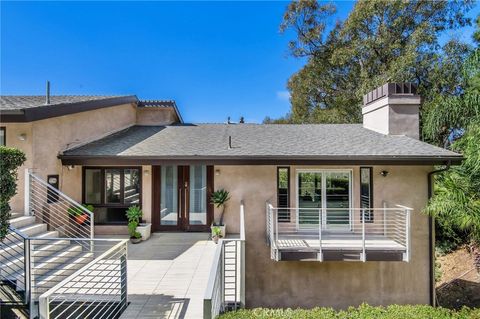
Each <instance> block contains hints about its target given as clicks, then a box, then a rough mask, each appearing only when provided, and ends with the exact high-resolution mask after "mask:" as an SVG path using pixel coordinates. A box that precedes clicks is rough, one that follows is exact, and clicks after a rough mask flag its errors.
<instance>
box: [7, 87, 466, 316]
mask: <svg viewBox="0 0 480 319" xmlns="http://www.w3.org/2000/svg"><path fill="white" fill-rule="evenodd" d="M44 99H45V98H44V97H29V96H9V97H7V96H5V97H2V98H1V113H0V120H1V123H2V124H1V125H2V128H1V132H2V136H3V137H2V138H3V141H4V143H5V144H6V145H7V146H13V147H17V148H20V149H22V150H24V151H25V152H26V154H27V162H26V163H25V165H24V166H25V168H30V169H33V171H34V172H35V173H36V175H38V176H40V177H41V178H43V179H45V180H47V181H50V180H52V183H51V184H52V186H54V187H55V188H58V189H59V190H60V191H62V192H63V193H65V194H66V195H68V196H69V197H71V198H72V199H73V200H75V201H77V202H80V203H85V204H91V205H93V206H94V208H95V209H94V214H93V218H94V222H92V224H94V225H95V226H94V228H95V229H94V232H95V234H105V235H108V234H124V233H126V220H125V214H124V213H125V210H126V208H127V207H129V206H130V205H133V204H137V205H140V206H141V207H142V210H143V211H144V218H145V219H146V220H147V221H148V222H151V223H152V228H153V231H157V232H162V231H178V232H191V231H206V232H208V231H209V229H210V225H211V223H212V221H213V220H215V219H216V218H218V217H219V214H220V211H219V210H218V209H215V208H214V207H213V205H212V204H211V203H210V202H209V194H210V193H211V192H213V191H214V190H216V189H220V188H225V189H227V190H228V191H229V192H230V193H231V195H232V198H231V200H230V201H229V204H228V206H227V209H226V214H225V223H226V225H227V232H228V233H239V232H240V230H241V229H240V228H241V227H242V228H243V227H244V230H245V251H244V255H245V258H244V263H245V266H244V267H245V269H244V270H245V278H244V279H243V280H244V281H245V285H244V293H245V301H244V302H245V305H246V306H247V307H258V306H262V307H313V306H332V307H336V308H345V307H348V306H350V305H357V304H360V303H362V302H368V303H369V304H372V305H387V304H393V303H398V304H419V303H420V304H430V303H434V294H433V293H434V264H433V245H434V241H433V238H434V234H433V223H432V220H431V219H430V218H429V217H427V216H426V215H424V214H422V209H423V208H424V206H425V205H426V203H427V201H428V197H429V194H430V189H429V188H430V187H431V183H430V181H429V180H430V178H431V176H432V175H433V174H434V171H435V167H434V166H435V165H447V166H449V165H455V164H458V163H460V162H461V160H462V156H461V155H459V154H456V153H453V152H451V151H448V150H445V149H441V148H438V147H435V146H432V145H429V144H427V143H424V142H422V141H420V140H419V110H420V105H421V97H420V96H419V95H417V94H416V89H415V86H414V85H412V84H408V83H388V84H385V85H383V86H381V87H379V88H377V89H375V90H373V91H371V92H369V93H368V94H366V95H365V97H364V101H363V106H362V114H363V123H362V124H299V125H293V124H292V125H273V124H271V125H268V124H247V123H238V124H231V123H227V124H225V123H222V124H191V123H184V122H183V120H182V117H181V115H180V113H179V110H178V108H177V106H176V104H175V102H174V101H142V100H139V99H138V98H137V97H135V96H58V97H57V96H51V97H47V101H46V102H45V101H44ZM52 177H53V178H52ZM23 178H24V173H23V171H21V172H20V176H19V192H18V195H16V196H15V198H14V199H13V200H12V208H13V210H14V211H23V210H25V209H26V205H28V203H27V202H26V201H25V198H24V196H23V185H24V180H23ZM25 185H26V184H25ZM241 203H243V204H241ZM240 209H242V211H243V212H244V225H242V222H243V218H240V217H239V216H243V215H238V214H237V212H238V211H239V210H240ZM212 289H213V288H212Z"/></svg>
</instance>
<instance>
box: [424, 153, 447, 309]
mask: <svg viewBox="0 0 480 319" xmlns="http://www.w3.org/2000/svg"><path fill="white" fill-rule="evenodd" d="M450 164H451V163H450V161H448V162H447V164H446V166H445V167H444V168H442V169H437V170H434V171H431V172H429V173H428V200H430V199H431V198H432V197H433V179H432V177H433V175H435V174H438V173H441V172H445V171H448V170H449V169H450ZM434 221H435V220H434V218H433V216H428V230H429V241H428V245H429V258H430V305H432V306H433V307H435V305H436V300H435V223H434Z"/></svg>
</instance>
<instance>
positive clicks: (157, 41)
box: [0, 1, 479, 122]
mask: <svg viewBox="0 0 480 319" xmlns="http://www.w3.org/2000/svg"><path fill="white" fill-rule="evenodd" d="M287 5H288V2H175V3H170V2H142V3H139V2H136V3H132V2H78V3H77V2H35V3H29V2H5V1H2V3H1V60H0V61H1V64H0V66H1V70H0V80H1V82H0V91H1V94H4V95H5V94H26V95H29V94H44V91H45V81H46V80H50V81H51V85H52V94H55V95H57V94H136V95H137V96H138V97H139V98H141V99H174V100H176V101H177V104H178V106H179V108H180V111H181V113H182V115H183V117H184V119H185V120H186V121H191V122H224V121H225V120H226V118H227V116H231V118H232V120H238V118H239V117H240V116H244V117H245V118H246V120H247V121H249V122H261V121H262V120H263V119H264V117H265V116H267V115H268V116H270V117H278V116H281V115H284V114H285V113H286V112H288V110H289V101H288V92H287V91H286V83H287V80H288V78H289V77H290V75H291V74H293V73H294V72H296V71H297V70H299V69H300V68H301V66H302V65H303V63H304V61H302V60H298V59H295V58H293V57H289V56H288V51H287V44H288V41H289V39H291V37H292V34H288V33H287V34H281V33H280V32H279V24H280V22H281V19H282V15H283V12H284V10H285V7H286V6H287ZM352 7H353V3H352V2H340V3H338V9H339V12H338V15H337V16H338V18H342V19H343V18H345V17H346V16H347V15H348V12H349V11H350V10H351V8H352ZM478 13H479V5H477V6H476V8H475V10H474V11H473V12H472V13H471V14H470V15H471V16H475V14H478ZM472 30H473V28H468V29H467V30H463V31H462V32H454V33H451V34H446V35H445V38H446V37H450V36H457V37H462V38H465V39H469V37H470V34H471V32H472Z"/></svg>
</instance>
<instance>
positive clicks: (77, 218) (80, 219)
mask: <svg viewBox="0 0 480 319" xmlns="http://www.w3.org/2000/svg"><path fill="white" fill-rule="evenodd" d="M87 218H88V215H87V214H82V215H77V216H75V222H76V223H77V224H79V225H82V224H83V223H85V221H86V220H87Z"/></svg>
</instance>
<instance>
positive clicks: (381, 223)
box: [266, 203, 412, 261]
mask: <svg viewBox="0 0 480 319" xmlns="http://www.w3.org/2000/svg"><path fill="white" fill-rule="evenodd" d="M411 212H412V208H410V207H405V206H400V205H397V206H395V207H387V206H386V205H384V207H383V208H369V209H365V208H276V207H273V206H272V205H271V204H269V203H267V206H266V215H267V218H266V221H267V223H266V235H267V243H268V244H269V245H270V248H271V258H272V259H274V260H279V255H278V254H279V251H281V250H302V251H306V250H310V251H314V252H317V253H318V260H319V261H323V253H324V252H325V251H326V250H343V251H348V250H351V251H358V252H359V253H360V259H361V260H362V261H366V252H367V251H369V250H377V251H380V250H391V251H401V252H402V253H403V260H404V261H409V260H410V252H411V249H410V215H411Z"/></svg>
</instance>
